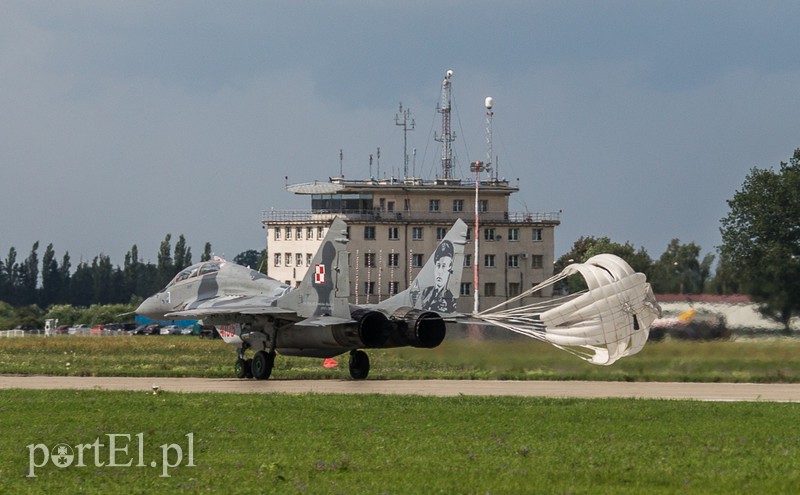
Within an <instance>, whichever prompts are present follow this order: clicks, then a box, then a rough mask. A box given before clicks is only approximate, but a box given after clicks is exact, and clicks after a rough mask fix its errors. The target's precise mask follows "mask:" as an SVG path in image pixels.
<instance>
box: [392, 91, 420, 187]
mask: <svg viewBox="0 0 800 495" xmlns="http://www.w3.org/2000/svg"><path fill="white" fill-rule="evenodd" d="M401 116H402V120H401ZM409 119H410V122H409ZM394 125H398V126H402V127H403V178H405V177H408V133H409V131H413V130H414V128H415V127H416V126H417V123H416V122H415V121H414V119H412V118H411V110H410V109H408V108H406V109H405V110H403V103H402V102H401V103H400V112H399V113H397V114H395V116H394Z"/></svg>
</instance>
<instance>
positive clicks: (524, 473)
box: [0, 390, 800, 494]
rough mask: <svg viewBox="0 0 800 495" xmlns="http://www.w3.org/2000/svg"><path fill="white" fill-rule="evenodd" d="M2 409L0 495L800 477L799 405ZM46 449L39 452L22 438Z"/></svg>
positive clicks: (658, 486) (81, 396) (759, 485)
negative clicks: (51, 455)
mask: <svg viewBox="0 0 800 495" xmlns="http://www.w3.org/2000/svg"><path fill="white" fill-rule="evenodd" d="M0 404H2V405H0V431H2V434H3V437H2V441H1V442H0V493H14V494H18V493H103V494H113V493H125V494H130V493H178V492H181V493H187V492H188V493H347V494H350V493H397V494H412V493H425V494H427V493H448V494H449V493H475V494H485V493H492V494H503V493H509V494H518V493H570V494H581V493H591V494H599V493H613V494H625V493H630V494H641V493H794V492H795V491H796V489H797V487H798V486H800V470H798V469H797V461H798V459H800V430H798V428H797V427H796V425H797V424H798V422H799V421H800V409H798V408H797V406H796V405H795V404H775V403H702V402H684V401H647V400H575V399H570V400H556V399H535V398H497V397H495V398H480V397H478V398H476V397H454V398H430V397H427V398H423V397H404V396H324V395H282V394H276V395H268V394H263V395H240V394H235V395H231V394H171V393H162V394H159V395H157V396H154V395H152V394H147V393H128V392H108V391H80V392H78V391H18V390H4V391H0ZM109 434H112V435H119V436H116V437H115V439H116V449H117V450H116V452H115V459H114V463H115V464H116V466H109V462H110V453H109V437H108V435H109ZM189 434H191V436H192V461H193V462H191V464H193V465H191V466H190V465H188V464H190V462H189V437H188V436H187V435H189ZM122 435H127V438H126V437H123V436H122ZM98 439H99V440H98ZM140 439H141V440H142V441H141V442H139V440H140ZM37 444H41V445H42V447H41V449H43V450H41V451H39V450H36V448H34V449H33V450H31V449H30V448H29V447H28V446H29V445H31V446H35V445H37ZM58 444H63V445H67V446H69V447H70V448H71V449H72V451H73V452H76V451H77V450H78V448H79V447H78V445H79V444H80V445H95V447H94V448H89V449H88V450H84V458H83V465H82V466H79V465H78V462H77V460H74V459H73V461H72V462H71V464H70V465H68V466H67V467H58V466H56V465H55V464H54V463H53V461H52V460H49V461H48V459H47V458H46V457H45V455H44V453H43V452H44V451H47V450H49V449H54V447H56V446H57V445H58ZM139 444H141V445H142V448H141V459H140V453H139V452H140V451H139ZM170 444H175V446H173V447H169V445H170ZM162 445H166V446H167V447H166V448H164V447H161V446H162ZM123 447H124V448H125V450H124V451H123V450H122V448H123ZM178 447H180V448H181V450H182V454H183V458H182V461H181V462H178V457H177V448H178ZM95 449H96V450H95ZM165 451H166V452H167V453H168V456H167V463H164V462H163V459H164V458H163V452H165ZM31 452H33V454H31ZM31 455H33V464H34V466H39V467H34V469H33V471H31V469H30V466H31V462H32V461H31ZM140 460H141V461H143V462H141V463H140ZM129 463H130V464H131V465H130V466H123V465H125V464H129ZM151 463H154V466H151ZM98 464H101V465H98ZM139 464H141V466H140V465H139ZM172 465H175V466H176V467H168V468H166V469H165V466H172ZM31 475H35V476H36V477H35V478H34V477H28V476H31Z"/></svg>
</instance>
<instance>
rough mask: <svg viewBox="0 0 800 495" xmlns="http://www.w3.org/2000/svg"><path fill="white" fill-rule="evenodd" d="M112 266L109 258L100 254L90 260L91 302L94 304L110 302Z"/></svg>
mask: <svg viewBox="0 0 800 495" xmlns="http://www.w3.org/2000/svg"><path fill="white" fill-rule="evenodd" d="M113 271H114V268H113V266H112V265H111V258H109V257H108V256H106V255H104V254H101V255H100V256H95V258H94V260H93V261H92V296H93V297H92V302H93V303H95V304H109V303H110V302H112V299H113V298H112V295H113V287H112V285H111V277H112V274H113Z"/></svg>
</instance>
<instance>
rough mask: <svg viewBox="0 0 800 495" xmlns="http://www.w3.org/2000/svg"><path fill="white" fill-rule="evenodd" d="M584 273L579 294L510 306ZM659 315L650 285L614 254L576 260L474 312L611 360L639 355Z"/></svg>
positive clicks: (591, 357) (589, 357) (588, 356)
mask: <svg viewBox="0 0 800 495" xmlns="http://www.w3.org/2000/svg"><path fill="white" fill-rule="evenodd" d="M578 273H579V274H580V275H582V276H583V278H584V280H586V285H587V286H588V289H587V290H585V291H582V292H578V293H576V294H570V295H568V296H564V297H558V298H553V299H549V300H547V301H543V302H539V303H534V304H528V305H524V306H517V307H514V308H511V307H510V305H511V303H514V302H516V301H518V300H521V299H522V298H523V297H526V296H529V295H531V294H533V293H535V292H537V291H539V290H541V289H543V288H545V287H548V286H551V285H553V284H555V283H556V282H558V281H560V280H563V279H565V278H567V277H569V276H570V275H574V274H578ZM660 315H661V308H660V307H659V306H658V303H656V299H655V296H654V295H653V291H652V290H651V289H650V284H648V283H647V279H646V277H645V276H644V274H642V273H637V272H634V271H633V269H632V268H631V267H630V265H628V264H627V263H626V262H625V261H624V260H623V259H622V258H619V257H618V256H615V255H613V254H600V255H597V256H593V257H592V258H590V259H589V260H587V261H586V263H575V264H572V265H569V266H568V267H566V268H564V270H563V271H562V272H561V273H559V274H558V275H555V276H554V277H552V278H550V279H548V280H545V281H544V282H542V283H541V284H539V285H537V286H535V287H532V288H531V289H530V290H528V291H526V292H524V293H522V294H520V295H519V296H517V297H515V298H513V299H509V300H508V301H506V302H504V303H502V304H499V305H497V306H495V307H493V308H490V309H487V310H485V311H482V312H480V313H478V314H477V315H473V316H474V317H476V318H478V319H479V320H482V321H484V322H486V323H489V324H491V325H496V326H500V327H503V328H506V329H508V330H511V331H512V332H516V333H519V334H522V335H526V336H528V337H532V338H534V339H537V340H541V341H542V342H547V343H549V344H552V345H554V346H555V347H558V348H559V349H563V350H565V351H567V352H571V353H573V354H575V355H576V356H578V357H580V358H582V359H585V360H586V361H589V362H590V363H593V364H602V365H609V364H613V363H614V362H616V361H617V360H618V359H620V358H622V357H625V356H630V355H632V354H636V353H637V352H639V351H640V350H641V349H642V347H644V344H645V343H646V342H647V337H648V335H649V334H650V325H651V324H652V323H653V321H654V320H655V319H656V318H658V317H659V316H660Z"/></svg>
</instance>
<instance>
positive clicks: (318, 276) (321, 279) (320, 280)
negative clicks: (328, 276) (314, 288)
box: [314, 265, 325, 284]
mask: <svg viewBox="0 0 800 495" xmlns="http://www.w3.org/2000/svg"><path fill="white" fill-rule="evenodd" d="M314 283H315V284H324V283H325V265H314Z"/></svg>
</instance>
